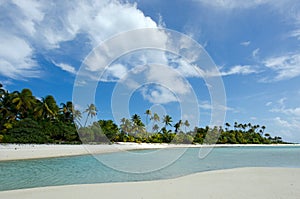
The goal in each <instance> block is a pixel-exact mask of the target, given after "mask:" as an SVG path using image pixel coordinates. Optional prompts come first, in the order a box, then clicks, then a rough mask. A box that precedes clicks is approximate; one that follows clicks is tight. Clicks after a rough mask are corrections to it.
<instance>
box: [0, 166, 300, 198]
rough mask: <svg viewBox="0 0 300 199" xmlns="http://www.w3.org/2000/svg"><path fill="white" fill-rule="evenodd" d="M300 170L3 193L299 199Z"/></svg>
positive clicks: (244, 171)
mask: <svg viewBox="0 0 300 199" xmlns="http://www.w3.org/2000/svg"><path fill="white" fill-rule="evenodd" d="M299 187H300V169H294V168H239V169H229V170H219V171H209V172H202V173H197V174H192V175H189V176H184V177H180V178H176V179H169V180H160V181H146V182H125V183H107V184H87V185H68V186H57V187H42V188H34V189H23V190H13V191H2V192H0V198H3V199H40V198H43V199H54V198H64V199H65V198H66V199H68V198H70V199H86V198H89V199H96V198H106V199H110V198H114V199H117V198H122V199H135V198H136V199H141V198H143V199H148V198H149V199H153V198H155V199H160V198H161V199H167V198H173V199H179V198H180V199H182V198H187V199H190V198H197V199H198V198H205V199H206V198H210V199H223V198H224V199H227V198H228V199H248V198H249V199H250V198H251V199H252V198H255V199H257V198H261V199H275V198H284V199H299V198H300V189H299Z"/></svg>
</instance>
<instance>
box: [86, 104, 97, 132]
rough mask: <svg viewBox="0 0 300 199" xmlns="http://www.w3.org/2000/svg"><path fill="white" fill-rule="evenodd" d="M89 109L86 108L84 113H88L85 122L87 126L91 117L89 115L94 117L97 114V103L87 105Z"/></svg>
mask: <svg viewBox="0 0 300 199" xmlns="http://www.w3.org/2000/svg"><path fill="white" fill-rule="evenodd" d="M87 106H88V107H87V109H85V111H84V113H87V117H86V120H85V123H84V127H86V124H87V121H88V119H89V117H90V116H91V118H93V117H94V116H96V115H97V111H98V110H97V108H96V106H95V104H93V103H92V104H90V105H87Z"/></svg>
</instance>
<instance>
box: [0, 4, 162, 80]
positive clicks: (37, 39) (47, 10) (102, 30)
mask: <svg viewBox="0 0 300 199" xmlns="http://www.w3.org/2000/svg"><path fill="white" fill-rule="evenodd" d="M0 13H1V16H2V17H1V21H2V22H1V24H0V39H1V47H0V62H1V68H0V74H1V75H3V76H6V77H10V78H14V79H16V78H20V77H22V78H28V77H29V78H30V77H39V75H40V74H41V71H42V69H41V68H40V67H38V64H37V63H36V62H37V61H36V60H35V57H36V56H35V55H36V52H39V53H41V54H43V53H47V52H49V51H54V50H56V52H59V51H61V50H62V49H61V48H62V47H61V45H62V43H63V42H72V41H74V40H75V39H76V37H78V35H85V37H86V38H88V39H89V41H88V42H89V43H90V45H91V48H92V47H95V46H97V45H98V44H99V43H100V42H103V41H104V40H106V39H108V38H109V37H111V36H113V35H115V34H118V33H121V32H124V31H128V30H132V29H136V28H150V27H151V28H154V27H158V25H157V24H156V22H154V21H153V20H152V19H151V18H150V17H147V16H145V15H144V14H143V12H141V11H140V10H139V9H138V8H137V6H136V5H135V4H130V3H121V2H118V1H109V0H104V1H96V0H92V1H84V2H83V1H72V2H68V1H47V3H45V2H43V1H35V0H28V1H26V2H24V1H22V0H14V1H2V2H1V7H0ZM8 41H9V42H8ZM85 42H86V41H85ZM12 44H14V45H12ZM81 45H85V44H81ZM12 47H14V48H17V49H18V51H16V50H14V51H12V50H11V48H12ZM7 49H9V50H7ZM78 59H79V60H80V59H82V58H78ZM54 61H56V60H54ZM57 66H58V67H60V68H62V69H63V70H65V71H68V72H70V73H71V74H74V72H75V68H74V69H73V67H72V66H71V67H70V65H69V64H68V63H63V64H60V65H57Z"/></svg>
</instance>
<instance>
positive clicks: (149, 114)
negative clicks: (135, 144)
mask: <svg viewBox="0 0 300 199" xmlns="http://www.w3.org/2000/svg"><path fill="white" fill-rule="evenodd" d="M145 114H146V126H148V119H149V118H150V117H151V115H152V113H151V111H150V110H149V109H147V110H146V112H145Z"/></svg>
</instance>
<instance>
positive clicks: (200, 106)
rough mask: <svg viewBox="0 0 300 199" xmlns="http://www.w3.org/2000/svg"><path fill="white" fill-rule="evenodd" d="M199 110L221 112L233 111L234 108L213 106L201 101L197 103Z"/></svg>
mask: <svg viewBox="0 0 300 199" xmlns="http://www.w3.org/2000/svg"><path fill="white" fill-rule="evenodd" d="M199 108H200V109H204V110H212V109H215V110H221V111H235V109H234V108H231V107H228V106H224V105H215V106H213V105H212V104H211V103H210V102H209V101H202V102H200V103H199Z"/></svg>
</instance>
